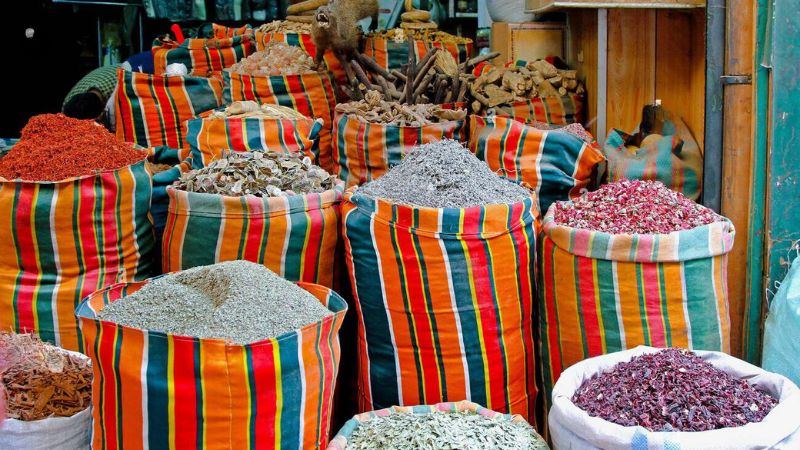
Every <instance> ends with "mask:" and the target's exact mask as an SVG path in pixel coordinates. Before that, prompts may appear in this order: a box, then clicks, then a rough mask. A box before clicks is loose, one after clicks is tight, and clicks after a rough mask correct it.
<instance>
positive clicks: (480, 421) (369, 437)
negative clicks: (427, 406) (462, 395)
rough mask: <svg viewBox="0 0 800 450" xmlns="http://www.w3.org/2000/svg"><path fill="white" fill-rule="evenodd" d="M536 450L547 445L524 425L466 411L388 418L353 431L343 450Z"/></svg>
mask: <svg viewBox="0 0 800 450" xmlns="http://www.w3.org/2000/svg"><path fill="white" fill-rule="evenodd" d="M376 448H386V449H393V450H441V449H459V450H506V449H514V450H539V449H542V450H544V449H547V448H548V447H547V444H546V443H545V442H544V441H543V440H542V438H541V437H540V436H539V435H538V434H536V431H535V430H534V429H533V427H531V426H530V425H529V424H528V423H526V422H523V421H520V422H512V421H510V420H493V419H491V418H489V417H486V416H482V415H480V414H475V413H473V412H470V411H464V412H454V413H444V412H442V413H439V412H436V413H430V414H390V415H388V416H383V417H373V418H371V419H370V420H368V421H365V422H363V423H361V424H359V426H358V427H357V428H356V429H355V430H354V431H353V434H352V435H351V436H350V437H349V438H348V439H347V450H372V449H376Z"/></svg>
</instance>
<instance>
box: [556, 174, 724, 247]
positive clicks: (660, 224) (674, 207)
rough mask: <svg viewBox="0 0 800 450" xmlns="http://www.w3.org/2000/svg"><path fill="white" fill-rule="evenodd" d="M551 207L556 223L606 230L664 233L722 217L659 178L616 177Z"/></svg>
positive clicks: (629, 232) (624, 232)
mask: <svg viewBox="0 0 800 450" xmlns="http://www.w3.org/2000/svg"><path fill="white" fill-rule="evenodd" d="M554 207H555V222H556V223H557V224H559V225H564V226H568V227H572V228H582V229H587V230H593V231H602V232H605V233H610V234H667V233H671V232H674V231H680V230H689V229H692V228H696V227H699V226H702V225H708V224H710V223H713V222H721V221H724V220H725V218H723V217H722V216H720V215H718V214H717V213H715V212H714V211H712V210H710V209H708V208H706V207H705V206H702V205H699V204H697V203H695V202H694V201H692V200H690V199H688V198H686V197H684V196H683V194H681V193H680V192H675V191H673V190H671V189H669V188H667V187H666V186H664V184H663V183H661V182H660V181H644V180H619V181H615V182H613V183H609V184H606V185H603V186H601V187H600V189H598V190H596V191H594V192H589V193H587V194H584V195H582V196H580V197H578V198H577V199H575V200H574V201H571V202H557V203H555V206H554Z"/></svg>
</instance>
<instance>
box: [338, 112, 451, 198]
mask: <svg viewBox="0 0 800 450" xmlns="http://www.w3.org/2000/svg"><path fill="white" fill-rule="evenodd" d="M465 123H466V120H454V121H448V122H441V123H432V124H430V125H425V126H421V127H401V126H395V125H386V124H380V123H367V122H363V121H361V120H359V119H358V118H357V117H353V116H352V115H349V114H341V113H336V116H335V118H334V121H333V162H334V172H335V173H338V174H339V179H341V180H344V181H345V182H347V186H348V187H350V186H357V185H361V184H364V183H366V182H368V181H372V180H374V179H377V178H378V177H380V176H382V175H383V174H385V173H386V172H387V171H388V170H389V169H390V168H392V167H394V166H396V165H397V164H399V163H400V161H401V160H402V159H403V157H404V156H405V155H406V154H407V153H408V152H409V151H410V150H411V148H412V147H414V146H416V145H420V144H427V143H430V142H435V141H439V140H442V139H455V140H458V141H463V140H464V139H465V138H466V137H467V136H466V134H467V133H466V130H465V129H464V125H465Z"/></svg>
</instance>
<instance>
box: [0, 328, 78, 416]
mask: <svg viewBox="0 0 800 450" xmlns="http://www.w3.org/2000/svg"><path fill="white" fill-rule="evenodd" d="M0 358H3V359H4V360H5V362H4V363H5V364H7V367H6V368H5V369H4V370H3V371H2V372H1V373H0V374H2V377H1V380H2V385H3V386H5V391H6V401H7V402H8V405H7V414H8V417H10V418H12V419H18V420H24V421H31V420H40V419H46V418H48V417H53V416H55V417H70V416H73V415H75V414H77V413H79V412H81V411H83V410H85V409H86V408H88V407H89V406H90V405H91V404H92V366H91V362H90V360H89V358H87V357H85V356H82V355H75V354H70V353H67V352H65V351H64V350H62V349H60V348H58V347H55V346H53V345H50V344H46V343H44V342H42V341H40V340H39V339H38V338H36V337H34V336H32V335H29V334H15V333H7V332H2V333H0Z"/></svg>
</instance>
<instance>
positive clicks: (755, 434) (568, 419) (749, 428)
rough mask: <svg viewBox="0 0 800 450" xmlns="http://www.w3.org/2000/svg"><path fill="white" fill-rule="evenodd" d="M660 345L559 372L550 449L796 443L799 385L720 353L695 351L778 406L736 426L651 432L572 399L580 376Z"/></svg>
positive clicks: (799, 442) (799, 440)
mask: <svg viewBox="0 0 800 450" xmlns="http://www.w3.org/2000/svg"><path fill="white" fill-rule="evenodd" d="M658 350H659V349H657V348H653V347H645V346H639V347H636V348H634V349H631V350H626V351H622V352H616V353H610V354H607V355H603V356H597V357H595V358H590V359H587V360H584V361H581V362H579V363H577V364H575V365H573V366H571V367H569V368H568V369H567V370H565V371H564V372H563V373H562V374H561V378H559V379H558V382H556V385H555V387H554V388H553V407H552V408H551V409H550V415H549V416H548V417H549V428H550V438H551V439H552V440H553V448H554V449H557V450H564V449H604V450H616V449H626V450H628V449H630V450H654V449H665V450H690V449H691V450H694V449H697V450H700V449H703V450H715V449H719V450H722V449H725V450H729V449H767V448H770V449H798V448H800V389H798V388H797V386H796V385H795V384H794V383H792V382H791V381H790V380H789V379H787V378H786V377H784V376H782V375H778V374H775V373H770V372H767V371H765V370H763V369H760V368H758V367H756V366H754V365H752V364H748V363H746V362H744V361H741V360H739V359H736V358H734V357H732V356H729V355H726V354H724V353H720V352H708V351H699V350H697V351H695V353H696V354H697V355H699V356H700V357H701V358H703V359H704V360H706V361H707V362H709V363H711V364H713V365H714V366H716V367H718V368H719V369H722V370H724V371H725V372H727V373H729V374H731V375H733V376H734V377H738V378H744V379H746V380H747V381H748V382H749V383H750V384H752V385H756V386H758V387H759V388H760V389H762V390H764V391H765V392H768V393H769V394H770V395H772V396H773V397H775V398H777V399H778V402H779V403H778V405H777V406H776V407H775V408H774V409H773V410H772V411H771V412H770V413H769V414H768V415H767V417H765V418H764V420H762V421H761V422H759V423H750V424H747V425H744V426H741V427H737V428H723V429H719V430H713V431H697V432H651V431H648V430H647V429H645V428H642V427H624V426H622V425H617V424H615V423H611V422H608V421H606V420H603V419H601V418H599V417H591V416H589V414H587V413H586V412H585V411H583V410H582V409H580V408H578V407H577V406H575V404H573V403H572V401H571V399H572V395H573V394H574V393H575V391H576V390H577V389H578V388H579V387H580V385H581V384H582V383H583V381H584V380H586V379H588V378H591V376H592V375H594V374H595V373H597V372H602V371H609V370H611V368H612V367H613V366H614V365H616V364H617V363H619V362H623V361H630V360H631V358H633V357H634V356H637V355H641V354H644V353H654V352H657V351H658Z"/></svg>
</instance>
